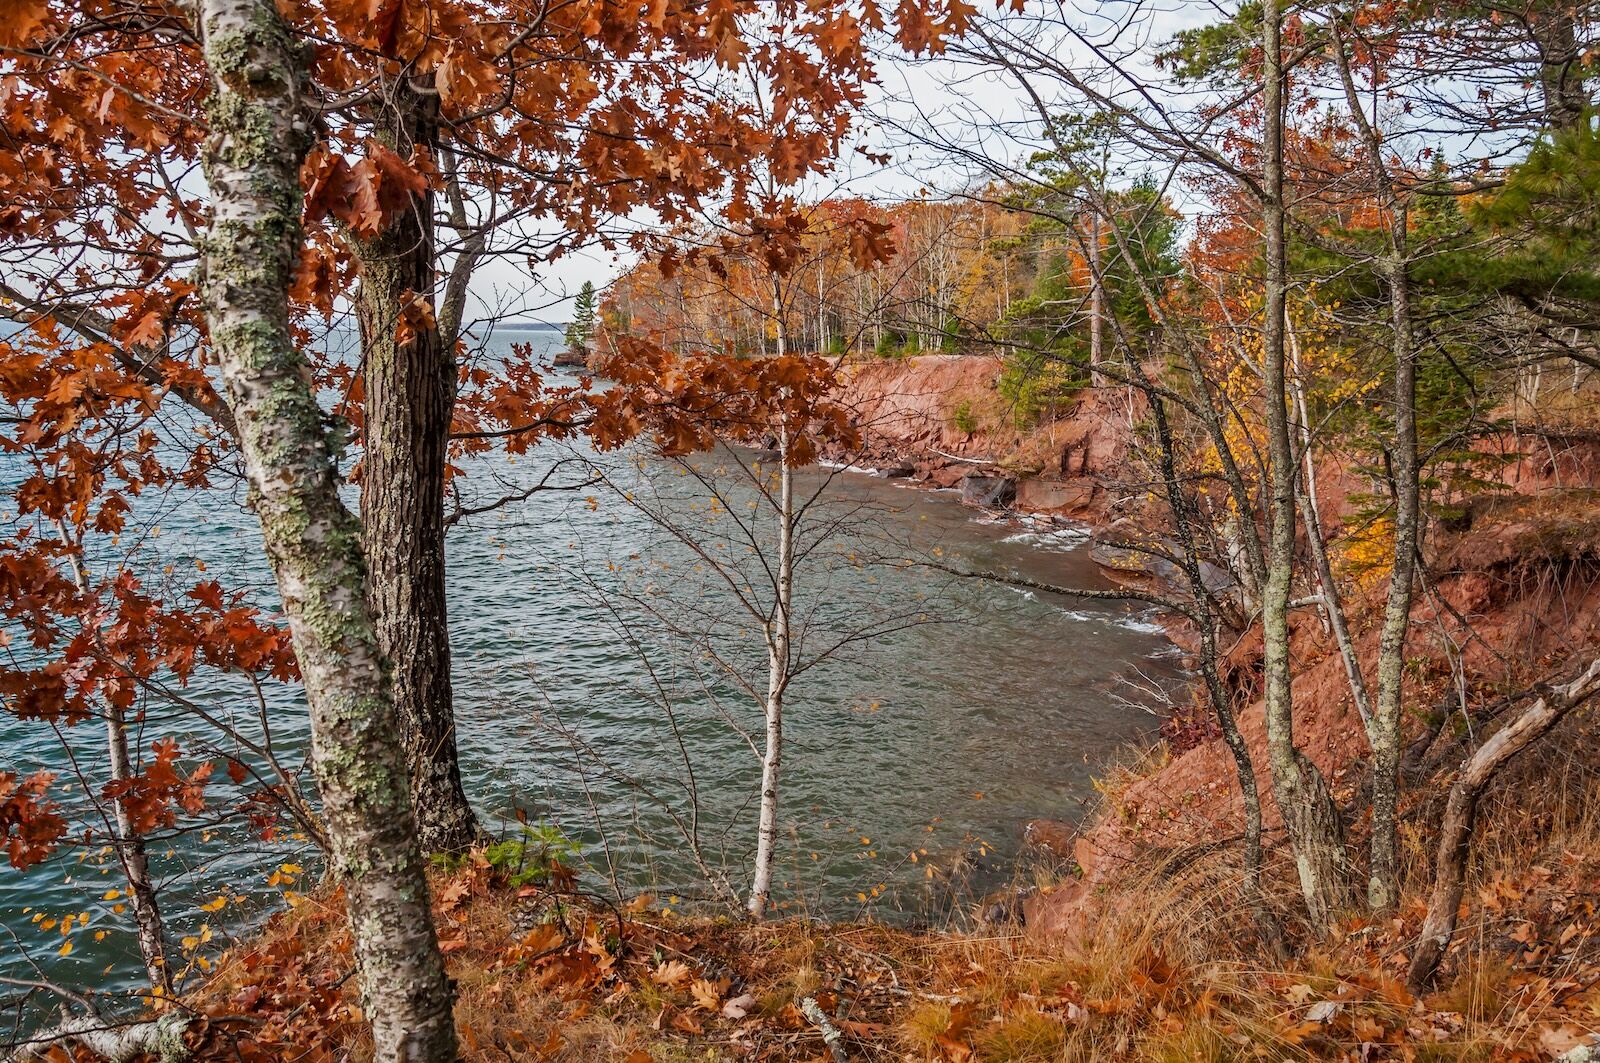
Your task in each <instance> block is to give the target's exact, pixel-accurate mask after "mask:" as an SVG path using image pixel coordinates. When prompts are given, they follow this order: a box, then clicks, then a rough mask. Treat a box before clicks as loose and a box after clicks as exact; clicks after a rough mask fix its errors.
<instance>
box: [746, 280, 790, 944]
mask: <svg viewBox="0 0 1600 1063" xmlns="http://www.w3.org/2000/svg"><path fill="white" fill-rule="evenodd" d="M772 305H773V313H774V316H775V317H776V319H777V322H778V326H777V327H778V335H777V347H778V356H779V357H782V356H783V354H784V352H785V348H786V344H785V341H784V334H783V318H782V306H781V304H780V302H779V299H778V295H777V291H776V286H774V292H773V299H772ZM793 442H794V441H793V438H792V436H791V434H790V429H789V425H788V423H787V422H785V423H784V424H782V425H780V426H779V431H778V454H779V465H778V558H777V566H776V568H777V571H776V577H777V588H776V592H777V594H776V602H775V603H774V607H773V615H772V619H771V620H770V621H768V623H767V630H766V641H767V697H766V702H765V704H764V705H763V706H762V709H763V711H764V713H765V716H766V732H767V733H766V744H765V745H764V746H763V747H762V755H761V816H760V824H759V827H758V830H757V836H756V866H755V874H754V877H753V878H752V881H751V883H750V901H749V904H748V908H749V911H750V914H751V916H753V917H754V918H756V919H760V918H761V917H762V916H763V915H765V914H766V910H767V904H768V902H769V901H770V900H771V897H772V865H773V862H774V860H775V859H776V853H777V849H778V784H779V781H780V776H781V773H782V767H783V698H784V693H785V691H786V690H787V689H788V686H789V638H790V634H791V632H790V627H789V619H790V605H791V598H792V595H793V590H794V470H793V469H791V468H790V465H789V459H790V453H791V450H792V446H793Z"/></svg>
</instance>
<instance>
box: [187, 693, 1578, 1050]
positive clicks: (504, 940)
mask: <svg viewBox="0 0 1600 1063" xmlns="http://www.w3.org/2000/svg"><path fill="white" fill-rule="evenodd" d="M1589 723H1591V724H1592V723H1593V720H1590V721H1589ZM1585 733H1586V732H1585ZM1566 749H1567V750H1570V746H1568V747H1566ZM1588 759H1592V758H1585V757H1581V756H1576V755H1572V753H1571V752H1570V751H1567V752H1564V751H1563V747H1561V746H1560V745H1559V744H1556V745H1554V746H1552V749H1551V750H1550V751H1547V755H1546V757H1545V758H1544V760H1542V761H1540V762H1538V763H1535V764H1531V765H1530V766H1529V768H1528V771H1529V772H1531V773H1533V775H1534V778H1536V779H1537V780H1540V781H1541V782H1542V783H1543V785H1523V784H1519V783H1518V782H1517V780H1515V779H1512V780H1508V782H1507V784H1506V785H1505V786H1504V787H1502V790H1501V792H1500V793H1499V795H1498V796H1497V797H1496V798H1494V799H1493V800H1491V801H1490V802H1488V805H1487V807H1486V810H1485V813H1486V819H1485V822H1484V825H1483V830H1482V832H1481V835H1480V840H1479V850H1478V851H1479V856H1480V859H1479V860H1478V861H1477V863H1476V869H1475V879H1474V883H1473V888H1472V889H1471V890H1469V894H1468V897H1469V902H1468V904H1469V911H1467V912H1466V913H1465V915H1464V917H1463V919H1462V923H1461V926H1462V929H1461V932H1460V934H1459V935H1458V939H1457V945H1456V947H1455V949H1454V950H1453V951H1452V953H1451V955H1450V957H1449V960H1448V962H1447V964H1446V967H1445V970H1444V979H1443V982H1442V983H1441V987H1440V989H1439V990H1438V992H1436V993H1434V994H1433V995H1431V996H1430V997H1428V998H1426V999H1424V1000H1421V1001H1416V1000H1413V999H1411V997H1410V996H1409V995H1408V994H1406V992H1405V990H1404V989H1403V988H1402V986H1401V984H1400V981H1399V978H1400V976H1401V973H1402V972H1403V969H1404V963H1405V958H1406V951H1407V948H1408V946H1409V941H1410V937H1409V935H1411V934H1414V933H1415V931H1416V927H1417V926H1418V924H1419V923H1420V917H1421V912H1422V897H1421V896H1420V893H1419V892H1418V891H1416V890H1413V891H1412V892H1411V894H1410V895H1408V897H1407V899H1406V901H1405V903H1404V904H1403V905H1402V907H1401V909H1400V911H1399V913H1398V914H1397V915H1396V916H1395V917H1394V918H1393V919H1389V920H1382V921H1371V920H1368V919H1363V918H1352V919H1350V920H1349V921H1347V922H1346V923H1345V924H1344V925H1343V926H1342V927H1341V928H1340V930H1339V932H1338V933H1337V934H1335V935H1334V936H1333V938H1332V939H1330V940H1327V941H1321V942H1314V941H1310V940H1308V939H1307V937H1306V936H1305V934H1304V932H1303V929H1298V928H1294V927H1291V930H1292V936H1293V938H1294V942H1295V943H1296V945H1297V954H1296V955H1295V958H1294V959H1293V960H1291V961H1289V962H1287V963H1282V962H1275V961H1271V960H1268V959H1266V958H1265V956H1264V954H1263V952H1262V951H1261V949H1259V948H1258V946H1257V944H1256V942H1255V939H1254V937H1253V935H1252V933H1251V929H1250V923H1249V921H1248V920H1247V919H1246V918H1245V916H1244V913H1243V912H1241V910H1240V906H1239V905H1238V904H1237V900H1238V888H1237V878H1238V869H1237V867H1236V866H1235V864H1234V859H1235V857H1234V856H1233V854H1232V853H1231V852H1228V851H1214V852H1207V853H1205V854H1204V855H1202V856H1201V857H1199V858H1197V859H1193V860H1187V861H1174V860H1170V859H1169V860H1167V861H1166V862H1165V863H1163V864H1161V865H1159V866H1156V865H1152V866H1146V867H1144V868H1141V869H1139V870H1138V871H1137V872H1136V873H1133V872H1130V873H1127V874H1125V875H1124V876H1123V877H1122V878H1121V879H1119V880H1118V881H1117V882H1116V883H1115V884H1114V886H1112V887H1111V888H1108V889H1106V890H1103V891H1100V892H1098V893H1096V894H1095V895H1094V896H1093V898H1092V901H1093V903H1094V905H1095V912H1094V916H1093V919H1092V921H1091V922H1090V923H1089V924H1088V927H1089V929H1088V930H1087V932H1085V933H1082V934H1080V935H1078V937H1077V939H1076V940H1071V941H1068V940H1059V939H1058V940H1048V941H1045V940H1038V939H1036V938H1034V937H1030V936H1029V935H1027V934H1026V933H1025V932H1024V931H1022V930H1021V929H1018V928H1006V929H1003V930H998V931H997V930H995V929H994V928H987V929H980V930H974V931H971V932H967V933H915V932H910V931H902V930H896V929H893V928H887V927H882V926H873V925H833V926H824V925H820V924H816V923H810V922H805V921H799V920H790V921H785V922H780V923H772V924H766V925H749V924H746V923H741V922H736V921H730V920H714V919H695V918H689V917H683V916H679V915H676V914H673V913H671V912H663V911H657V910H655V909H654V908H653V907H651V906H650V905H648V904H646V903H641V904H638V905H635V906H633V908H631V909H630V910H629V911H627V912H620V913H619V912H616V911H614V910H612V909H611V908H609V907H608V906H606V905H603V904H597V903H595V902H592V901H583V900H581V899H574V898H571V897H562V896H556V895H549V894H538V893H536V892H533V891H529V890H522V891H517V890H511V889H506V888H502V887H500V886H498V885H497V884H496V883H495V881H494V877H493V875H492V874H491V873H489V872H488V871H487V870H486V869H484V868H482V867H479V868H469V869H468V870H467V871H465V872H462V873H460V874H458V875H456V876H453V877H451V878H450V879H448V880H443V879H441V881H440V882H439V883H438V884H437V885H438V886H439V894H440V897H441V898H444V899H441V900H440V902H439V904H438V909H439V922H440V927H441V937H442V939H443V940H444V942H445V944H446V947H447V949H448V950H449V951H448V954H447V955H448V962H449V966H450V972H451V975H452V977H453V978H454V979H455V980H456V985H457V1004H456V1017H457V1024H458V1028H459V1030H460V1033H461V1041H462V1046H463V1058H464V1059H465V1060H468V1061H471V1063H478V1061H484V1063H487V1061H496V1063H500V1061H505V1060H516V1061H521V1060H528V1061H574V1063H575V1061H579V1060H583V1061H603V1060H617V1061H624V1063H644V1061H645V1060H654V1061H656V1063H669V1061H690V1060H698V1061H711V1060H783V1061H791V1060H792V1061H797V1063H798V1061H810V1060H822V1059H826V1054H825V1049H824V1046H823V1043H822V1040H821V1037H820V1034H819V1032H818V1031H817V1030H816V1029H815V1028H814V1027H813V1026H812V1024H811V1023H810V1022H809V1021H807V1020H806V1019H805V1018H804V1016H803V1015H802V1014H801V1012H800V1010H799V1007H798V1005H799V1003H800V1001H801V1000H802V999H804V998H806V997H808V996H811V997H814V998H815V999H816V1000H817V1001H818V1002H819V1003H821V1004H822V1005H823V1007H824V1009H825V1010H826V1011H827V1012H828V1013H829V1015H830V1016H832V1019H833V1021H834V1022H835V1023H836V1024H837V1025H838V1026H839V1027H840V1028H841V1029H842V1030H843V1031H844V1032H845V1035H846V1043H847V1047H848V1050H849V1053H850V1057H849V1058H850V1059H851V1060H853V1061H858V1063H861V1061H887V1060H951V1061H957V1063H965V1061H970V1063H977V1061H983V1063H1067V1061H1101V1060H1104V1061H1112V1060H1118V1061H1122V1060H1129V1061H1148V1063H1169V1061H1170V1063H1178V1061H1189V1060H1200V1061H1205V1060H1217V1061H1221V1060H1304V1059H1328V1060H1345V1059H1348V1060H1362V1059H1404V1060H1419V1061H1435V1060H1437V1061H1445V1060H1449V1061H1476V1060H1491V1059H1495V1060H1501V1059H1506V1060H1549V1059H1551V1058H1552V1057H1553V1056H1554V1055H1555V1054H1556V1052H1557V1051H1558V1050H1561V1049H1563V1048H1564V1047H1566V1046H1570V1045H1571V1044H1573V1043H1575V1039H1576V1038H1577V1037H1578V1036H1580V1035H1581V1034H1582V1033H1583V1032H1584V1031H1586V1030H1592V1029H1595V1028H1600V915H1597V905H1600V780H1597V779H1596V777H1595V776H1594V774H1593V771H1592V769H1591V768H1589V767H1587V764H1588ZM1128 767H1129V773H1130V774H1134V773H1137V771H1138V770H1139V768H1138V767H1137V766H1135V765H1129V766H1128ZM1107 789H1108V790H1110V791H1112V792H1113V793H1114V792H1115V790H1116V784H1115V782H1114V781H1113V782H1112V783H1110V784H1108V786H1107ZM1414 849H1415V850H1417V855H1414V863H1415V866H1414V868H1413V872H1412V877H1413V879H1414V880H1415V881H1416V882H1417V883H1419V884H1422V883H1423V877H1422V875H1421V869H1422V868H1423V867H1425V866H1426V860H1425V859H1424V858H1423V857H1422V856H1421V855H1420V847H1414ZM1271 877H1272V884H1273V888H1274V891H1275V892H1274V897H1275V900H1276V902H1277V904H1278V906H1279V908H1280V909H1281V910H1282V911H1284V912H1289V911H1292V910H1293V907H1294V905H1293V901H1294V896H1293V883H1292V880H1291V877H1290V874H1289V869H1288V868H1286V867H1275V868H1274V869H1273V874H1272V876H1271ZM519 893H520V894H521V895H519ZM350 966H351V964H350V957H349V951H348V942H347V936H346V932H345V929H344V925H343V920H342V917H341V915H340V912H339V902H338V898H337V897H322V898H312V899H310V900H308V901H307V902H306V903H304V904H302V905H301V906H300V908H298V909H297V910H295V911H293V912H290V913H287V914H286V915H285V916H283V917H281V918H279V919H278V920H276V921H274V922H273V923H272V924H270V925H269V926H268V927H267V929H266V931H265V932H264V933H263V935H262V936H261V938H260V939H259V940H257V941H256V942H253V943H252V944H251V945H250V946H249V947H248V948H245V949H241V950H239V951H238V952H237V953H236V954H235V955H233V956H232V957H230V958H229V960H228V962H225V963H224V964H223V965H222V966H221V968H220V970H219V972H218V974H217V976H216V977H215V978H214V979H213V981H212V982H211V983H210V985H209V986H208V987H207V988H206V989H205V990H204V991H203V992H202V993H201V994H200V995H199V996H197V997H196V998H195V999H194V1000H192V1001H191V1003H192V1004H194V1005H195V1006H197V1007H199V1008H200V1009H201V1010H202V1011H204V1012H206V1013H207V1014H209V1015H211V1016H213V1017H214V1018H213V1022H212V1023H211V1024H210V1025H209V1026H207V1027H205V1028H204V1029H203V1031H202V1032H203V1033H204V1035H205V1041H204V1043H203V1045H202V1046H201V1052H200V1055H201V1058H202V1059H216V1060H219V1061H220V1060H222V1059H236V1058H238V1057H237V1056H236V1055H235V1054H234V1050H235V1049H236V1048H237V1047H238V1042H237V1038H240V1037H246V1038H257V1039H260V1043H261V1044H262V1045H263V1046H264V1050H263V1053H262V1054H261V1055H259V1056H257V1057H255V1058H262V1059H285V1060H295V1059H304V1060H308V1061H309V1060H323V1059H327V1060H335V1059H353V1060H363V1059H365V1058H368V1055H369V1053H370V1049H369V1047H368V1046H367V1045H366V1043H365V1042H364V1040H363V1035H362V1032H361V1022H360V1020H359V1013H358V1012H357V1011H356V1010H355V1005H356V1003H357V999H356V996H355V989H354V986H355V980H354V979H350V980H348V981H343V982H341V981H340V979H342V978H344V977H345V976H346V975H347V974H348V973H349V971H350ZM258 991H259V992H258ZM246 1000H249V1001H252V1004H251V1006H250V1007H249V1008H245V1007H243V1006H242V1005H241V1003H240V1002H241V1001H246ZM245 1011H247V1012H249V1013H250V1014H251V1019H252V1021H251V1023H241V1022H231V1021H230V1020H228V1019H227V1018H225V1016H228V1015H230V1014H239V1013H241V1012H245ZM273 1037H276V1038H278V1040H276V1041H272V1040H271V1038H273ZM246 1058H250V1057H249V1056H248V1054H246Z"/></svg>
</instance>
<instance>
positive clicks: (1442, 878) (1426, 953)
mask: <svg viewBox="0 0 1600 1063" xmlns="http://www.w3.org/2000/svg"><path fill="white" fill-rule="evenodd" d="M1597 693H1600V660H1596V661H1593V662H1591V663H1590V665H1589V667H1588V669H1587V670H1586V671H1584V672H1583V674H1582V675H1580V676H1578V678H1576V679H1574V680H1573V681H1572V682H1570V683H1568V684H1567V685H1566V686H1564V687H1560V688H1558V689H1556V690H1553V691H1550V692H1549V693H1547V694H1546V695H1545V696H1544V697H1542V698H1540V699H1539V700H1538V701H1536V702H1534V703H1533V704H1532V705H1530V706H1529V707H1528V708H1527V709H1526V710H1524V711H1523V713H1522V715H1521V716H1518V717H1517V718H1516V719H1515V720H1512V721H1511V722H1510V723H1508V724H1506V725H1505V726H1504V727H1502V728H1500V730H1498V731H1496V732H1495V733H1494V736H1493V737H1491V738H1490V739H1489V740H1488V741H1486V742H1484V743H1483V745H1481V746H1479V747H1478V748H1477V750H1476V751H1475V752H1474V753H1473V754H1472V756H1471V757H1469V758H1467V762H1466V764H1465V765H1464V766H1463V767H1462V769H1461V774H1460V775H1459V776H1457V777H1456V781H1455V784H1454V785H1452V786H1451V787H1450V796H1449V798H1448V799H1447V800H1446V801H1445V808H1444V820H1443V822H1442V823H1441V824H1440V828H1439V855H1438V857H1437V862H1436V864H1435V866H1434V871H1433V894H1432V896H1431V897H1430V898H1429V899H1428V914H1427V916H1426V917H1425V918H1424V919H1423V922H1422V933H1421V935H1420V937H1419V938H1418V940H1417V948H1416V951H1415V952H1413V953H1412V954H1411V968H1410V970H1409V971H1408V973H1407V976H1406V980H1407V982H1408V983H1409V985H1410V987H1411V991H1412V992H1413V993H1422V992H1425V991H1426V990H1427V989H1428V987H1429V986H1431V985H1432V984H1433V976H1434V974H1435V973H1437V972H1438V970H1439V962H1440V961H1441V960H1442V959H1444V953H1445V950H1446V949H1447V948H1449V946H1450V938H1451V937H1452V936H1453V935H1454V934H1455V932H1456V913H1457V911H1458V910H1459V909H1460V907H1461V894H1462V892H1463V890H1464V889H1465V887H1466V873H1467V858H1468V856H1469V855H1470V850H1471V845H1472V828H1473V821H1474V820H1475V818H1476V816H1477V810H1478V797H1479V795H1480V794H1482V793H1483V788H1484V787H1485V786H1487V785H1489V782H1490V781H1491V780H1492V779H1493V778H1494V777H1495V774H1496V773H1497V772H1499V770H1500V769H1501V768H1503V767H1504V766H1505V765H1506V763H1507V762H1508V761H1509V760H1511V758H1512V757H1515V756H1516V755H1517V754H1518V753H1521V752H1522V751H1523V750H1524V749H1526V748H1528V746H1530V745H1531V744H1533V742H1534V741H1536V740H1537V739H1538V738H1540V737H1541V736H1543V735H1544V734H1546V733H1548V732H1549V730H1550V728H1552V727H1554V726H1555V725H1556V724H1557V723H1560V722H1561V718H1562V717H1563V716H1565V715H1566V714H1567V713H1568V712H1569V711H1571V710H1572V709H1575V708H1577V707H1578V706H1579V705H1581V704H1583V703H1584V702H1585V701H1587V700H1589V699H1590V698H1592V697H1594V696H1595V695H1596V694H1597Z"/></svg>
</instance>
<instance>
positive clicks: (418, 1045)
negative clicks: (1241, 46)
mask: <svg viewBox="0 0 1600 1063" xmlns="http://www.w3.org/2000/svg"><path fill="white" fill-rule="evenodd" d="M196 14H197V21H198V23H199V26H198V30H199V35H200V39H201V42H202V46H203V49H204V55H205V60H206V63H207V65H208V67H209V71H210V75H211V81H212V84H211V95H210V98H209V99H208V100H207V108H206V109H207V113H208V115H209V118H210V130H211V135H210V137H209V139H208V140H207V142H206V146H205V153H204V156H203V161H204V164H205V172H206V177H207V180H208V181H209V184H210V188H211V205H212V217H211V225H210V231H209V232H208V234H207V236H206V241H205V243H204V245H203V247H204V253H203V257H202V262H201V269H202V276H203V287H202V291H203V294H204V299H205V309H206V322H207V325H208V327H209V331H210V337H211V344H212V348H213V351H214V353H215V355H216V358H217V363H218V365H219V367H220V370H221V374H222V378H223V382H224V384H225V386H226V391H227V395H228V404H229V407H230V408H231V409H232V411H233V414H234V418H235V420H236V421H237V423H238V425H239V435H240V444H241V449H242V452H243V455H244V461H245V471H246V475H247V477H248V482H249V485H250V502H251V505H252V507H253V508H254V509H255V511H256V514H257V516H258V518H259V519H260V522H261V530H262V538H263V539H264V540H265V546H266V551H267V558H268V560H269V561H270V562H271V566H272V571H273V575H274V577H275V579H276V581H277V586H278V593H279V595H280V597H281V598H282V602H283V611H284V613H285V614H286V615H287V617H288V619H289V628H290V633H291V634H292V636H293V638H294V647H295V654H296V657H297V659H298V661H299V665H300V672H301V677H302V681H303V682H304V685H305V690H306V699H307V701H308V702H309V704H310V709H311V739H312V745H311V748H312V761H313V765H314V767H315V769H316V772H317V777H318V779H319V781H320V783H321V792H322V802H323V811H324V815H325V817H326V822H327V829H328V836H329V838H330V840H331V841H332V843H333V871H334V874H335V875H336V876H337V877H338V879H339V880H340V881H341V882H342V884H343V886H344V889H345V900H346V904H347V905H348V909H349V916H350V925H351V932H352V936H353V939H354V943H355V956H356V960H357V962H358V964H359V969H360V971H361V978H362V990H363V997H364V999H363V1007H364V1010H365V1011H366V1014H367V1017H368V1019H369V1020H370V1021H371V1023H372V1034H373V1042H374V1056H375V1058H376V1059H377V1060H380V1061H382V1063H397V1061H403V1063H445V1061H449V1060H453V1059H454V1058H455V1030H454V1027H453V1025H452V1021H451V1001H450V989H449V985H448V983H447V982H446V980H445V975H444V964H443V962H442V958H441V956H440V954H439V948H438V942H437V940H436V938H435V936H434V930H433V920H432V910H431V905H430V899H429V896H428V883H427V879H426V877H425V875H424V873H423V864H422V853H421V850H420V849H419V848H418V845H417V837H416V829H415V822H414V819H413V816H412V812H411V803H410V800H409V794H408V791H407V786H406V776H405V765H404V761H403V760H402V759H401V752H400V746H399V743H398V740H397V730H396V720H395V712H394V702H393V699H392V695H391V688H390V684H389V680H388V675H387V668H386V665H385V662H384V659H383V655H382V653H381V651H380V649H379V646H378V640H377V635H376V632H375V631H374V627H373V622H372V616H371V613H370V611H369V609H368V606H367V601H366V595H365V569H364V565H363V560H362V556H361V542H360V532H361V529H360V526H359V525H358V523H357V522H356V520H355V518H354V517H353V516H352V515H351V513H350V512H349V511H348V510H347V509H346V508H345V507H344V504H343V503H342V502H341V501H340V499H339V485H338V478H337V469H336V463H335V456H334V452H333V443H332V441H331V438H330V433H329V430H328V424H327V421H326V419H325V416H324V412H323V410H322V408H321V407H320V406H319V405H318V404H317V400H316V396H315V395H314V394H313V392H312V387H311V376H310V372H309V368H308V365H307V363H306V361H305V359H304V358H303V357H302V356H301V355H300V353H299V352H298V351H296V350H295V348H294V344H293V340H292V339H291V336H290V333H289V315H288V289H289V284H290V281H291V278H292V276H293V274H294V264H295V256H296V254H297V253H298V251H299V246H300V238H301V237H300V210H301V202H300V199H301V196H300V163H301V161H302V159H303V158H304V155H305V151H306V149H307V147H308V144H309V140H310V115H309V113H308V109H307V108H306V106H305V104H304V102H303V100H302V96H301V92H302V89H303V86H304V82H305V72H304V69H303V63H304V62H305V60H306V58H307V57H306V54H305V52H303V51H302V50H300V49H299V48H297V47H296V45H295V43H294V41H293V39H292V38H291V36H290V33H289V30H288V27H287V26H286V25H285V24H284V22H283V19H282V16H280V15H279V13H278V10H277V8H276V6H275V5H274V4H273V3H272V2H271V0H198V3H197V7H196Z"/></svg>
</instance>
